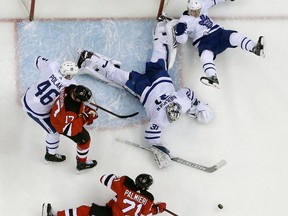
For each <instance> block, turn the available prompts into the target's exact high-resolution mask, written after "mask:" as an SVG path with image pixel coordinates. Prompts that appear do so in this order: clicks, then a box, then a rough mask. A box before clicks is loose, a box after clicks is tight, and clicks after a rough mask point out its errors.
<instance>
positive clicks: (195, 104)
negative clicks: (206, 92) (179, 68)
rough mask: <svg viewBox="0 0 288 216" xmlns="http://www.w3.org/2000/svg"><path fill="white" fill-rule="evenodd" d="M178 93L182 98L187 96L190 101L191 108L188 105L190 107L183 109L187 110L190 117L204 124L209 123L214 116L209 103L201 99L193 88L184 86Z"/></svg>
mask: <svg viewBox="0 0 288 216" xmlns="http://www.w3.org/2000/svg"><path fill="white" fill-rule="evenodd" d="M178 95H179V96H180V97H182V98H187V100H188V101H189V104H190V108H189V106H186V107H188V109H187V110H183V112H186V113H187V114H188V115H189V116H190V117H192V118H194V119H196V120H197V121H198V122H200V123H203V124H206V123H209V122H210V121H211V120H212V119H213V118H214V114H213V112H212V110H211V109H210V108H209V107H208V106H207V104H205V103H203V102H201V101H199V100H198V99H197V98H196V96H195V93H194V92H193V91H192V90H191V89H189V88H182V89H180V90H179V91H178ZM183 107H184V106H183Z"/></svg>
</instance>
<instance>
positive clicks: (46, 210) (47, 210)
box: [42, 203, 57, 216]
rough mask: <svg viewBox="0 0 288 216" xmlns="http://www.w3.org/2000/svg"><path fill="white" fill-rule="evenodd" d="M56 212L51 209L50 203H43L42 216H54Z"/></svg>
mask: <svg viewBox="0 0 288 216" xmlns="http://www.w3.org/2000/svg"><path fill="white" fill-rule="evenodd" d="M56 215H57V214H56V212H54V210H53V209H52V206H51V204H50V203H47V204H46V203H43V205H42V216H56Z"/></svg>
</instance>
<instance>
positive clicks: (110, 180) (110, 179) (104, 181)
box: [100, 174, 119, 189]
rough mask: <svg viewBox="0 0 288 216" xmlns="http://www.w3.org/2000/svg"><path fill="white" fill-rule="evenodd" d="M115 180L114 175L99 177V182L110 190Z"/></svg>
mask: <svg viewBox="0 0 288 216" xmlns="http://www.w3.org/2000/svg"><path fill="white" fill-rule="evenodd" d="M116 179H119V178H118V177H117V176H116V175H114V174H105V175H103V176H101V178H100V182H101V183H102V184H104V185H105V186H106V187H108V188H110V189H112V183H113V181H114V180H116Z"/></svg>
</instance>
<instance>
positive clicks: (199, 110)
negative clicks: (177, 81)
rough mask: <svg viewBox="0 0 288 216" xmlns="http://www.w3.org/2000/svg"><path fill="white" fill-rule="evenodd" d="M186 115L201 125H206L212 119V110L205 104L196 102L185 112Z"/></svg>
mask: <svg viewBox="0 0 288 216" xmlns="http://www.w3.org/2000/svg"><path fill="white" fill-rule="evenodd" d="M187 114H188V115H189V116H190V117H192V118H194V119H196V120H197V121H198V122H200V123H202V124H207V123H209V122H210V121H211V120H212V119H213V118H214V114H213V112H212V110H211V109H210V108H209V107H208V106H207V105H206V104H204V103H202V102H201V101H198V100H196V101H195V102H194V104H193V105H192V106H191V108H190V109H189V110H188V111H187Z"/></svg>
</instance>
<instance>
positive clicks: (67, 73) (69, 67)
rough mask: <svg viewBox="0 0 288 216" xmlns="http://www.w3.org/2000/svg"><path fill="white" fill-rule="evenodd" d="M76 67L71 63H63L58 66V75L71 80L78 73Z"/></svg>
mask: <svg viewBox="0 0 288 216" xmlns="http://www.w3.org/2000/svg"><path fill="white" fill-rule="evenodd" d="M78 70H79V69H78V67H77V65H76V63H74V62H72V61H65V62H63V64H62V65H61V66H60V69H59V71H60V73H61V75H62V76H63V77H64V78H65V79H69V80H71V79H72V78H73V76H74V75H76V74H77V73H78Z"/></svg>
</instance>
